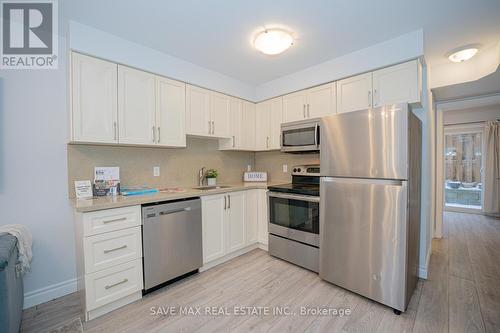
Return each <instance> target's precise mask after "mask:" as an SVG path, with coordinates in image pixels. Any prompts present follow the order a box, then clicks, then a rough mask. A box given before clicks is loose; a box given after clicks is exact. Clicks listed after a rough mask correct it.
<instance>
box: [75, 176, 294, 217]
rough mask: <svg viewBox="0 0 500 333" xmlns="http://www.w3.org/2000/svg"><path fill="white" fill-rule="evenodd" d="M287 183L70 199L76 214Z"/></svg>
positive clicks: (249, 184) (246, 184)
mask: <svg viewBox="0 0 500 333" xmlns="http://www.w3.org/2000/svg"><path fill="white" fill-rule="evenodd" d="M284 183H287V182H286V181H280V182H267V183H264V182H262V183H257V182H252V183H251V182H247V183H245V182H240V183H227V184H217V186H230V187H225V188H218V189H213V190H197V189H194V188H193V186H183V187H182V186H181V187H180V188H182V189H183V191H182V192H175V193H171V192H158V193H153V194H144V195H131V196H122V195H118V196H114V197H111V196H110V197H100V198H92V199H70V202H71V205H72V206H73V208H74V209H75V210H76V211H77V212H82V213H83V212H92V211H96V210H102V209H110V208H118V207H126V206H134V205H142V204H146V203H151V202H159V201H170V200H177V199H185V198H192V197H201V196H205V195H213V194H221V193H228V192H235V191H242V190H250V189H267V187H268V186H272V185H278V184H284Z"/></svg>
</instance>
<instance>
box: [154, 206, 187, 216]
mask: <svg viewBox="0 0 500 333" xmlns="http://www.w3.org/2000/svg"><path fill="white" fill-rule="evenodd" d="M190 210H191V207H186V208H180V209H174V210H167V211H163V212H160V215H168V214H175V213H181V212H189V211H190Z"/></svg>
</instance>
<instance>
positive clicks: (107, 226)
mask: <svg viewBox="0 0 500 333" xmlns="http://www.w3.org/2000/svg"><path fill="white" fill-rule="evenodd" d="M139 225H141V206H131V207H122V208H114V209H105V210H98V211H96V212H89V213H83V235H84V236H92V235H97V234H102V233H105V232H109V231H114V230H120V229H126V228H130V227H135V226H139Z"/></svg>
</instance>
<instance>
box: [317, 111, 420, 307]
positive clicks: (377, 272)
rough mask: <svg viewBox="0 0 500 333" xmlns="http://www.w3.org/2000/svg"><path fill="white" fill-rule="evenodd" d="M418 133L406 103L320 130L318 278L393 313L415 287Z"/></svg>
mask: <svg viewBox="0 0 500 333" xmlns="http://www.w3.org/2000/svg"><path fill="white" fill-rule="evenodd" d="M421 132H422V130H421V122H420V120H419V119H418V118H417V117H416V116H415V115H414V114H413V112H412V111H411V110H410V109H409V106H408V105H407V104H399V105H389V106H384V107H380V108H373V109H368V110H362V111H356V112H349V113H341V114H337V115H333V116H328V117H324V118H322V120H321V124H320V133H321V137H320V139H321V140H320V160H321V183H320V266H319V275H320V277H321V278H323V279H324V280H327V281H329V282H331V283H334V284H336V285H338V286H340V287H342V288H345V289H348V290H351V291H353V292H356V293H358V294H360V295H363V296H365V297H368V298H370V299H373V300H375V301H377V302H380V303H383V304H385V305H388V306H390V307H392V308H394V310H395V313H397V314H399V313H400V312H401V311H405V310H406V307H407V305H408V302H409V300H410V298H411V295H412V293H413V290H414V289H415V286H416V284H417V272H418V255H419V231H420V178H421V177H420V173H421V140H422V139H421V137H422V134H421Z"/></svg>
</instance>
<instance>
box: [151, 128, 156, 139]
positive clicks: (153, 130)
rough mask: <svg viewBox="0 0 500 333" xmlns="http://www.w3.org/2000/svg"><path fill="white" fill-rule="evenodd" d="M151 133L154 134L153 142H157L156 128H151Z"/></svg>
mask: <svg viewBox="0 0 500 333" xmlns="http://www.w3.org/2000/svg"><path fill="white" fill-rule="evenodd" d="M151 131H152V132H153V142H156V132H155V127H154V126H153V127H152V128H151Z"/></svg>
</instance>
